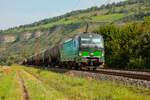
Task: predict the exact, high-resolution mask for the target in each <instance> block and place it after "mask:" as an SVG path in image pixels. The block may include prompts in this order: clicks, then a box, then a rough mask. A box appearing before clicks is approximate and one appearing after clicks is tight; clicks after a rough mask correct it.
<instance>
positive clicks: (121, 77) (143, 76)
mask: <svg viewBox="0 0 150 100" xmlns="http://www.w3.org/2000/svg"><path fill="white" fill-rule="evenodd" d="M49 70H50V71H54V72H59V73H64V74H67V75H71V76H77V77H87V78H93V79H96V80H108V81H116V82H121V83H123V84H130V85H134V86H138V87H144V88H148V89H150V73H149V72H145V71H144V72H139V71H138V72H136V71H124V70H114V69H113V70H112V69H98V70H96V71H87V70H82V71H81V70H80V71H79V70H69V69H61V68H50V69H49Z"/></svg>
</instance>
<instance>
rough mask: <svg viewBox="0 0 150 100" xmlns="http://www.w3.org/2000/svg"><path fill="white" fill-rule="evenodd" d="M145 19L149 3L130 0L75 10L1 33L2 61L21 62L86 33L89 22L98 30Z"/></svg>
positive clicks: (0, 50)
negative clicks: (36, 53) (107, 26)
mask: <svg viewBox="0 0 150 100" xmlns="http://www.w3.org/2000/svg"><path fill="white" fill-rule="evenodd" d="M145 16H150V2H149V0H132V1H130V0H129V1H125V2H120V3H117V4H109V5H103V6H101V7H99V8H98V7H92V8H89V9H86V10H78V11H73V12H70V13H67V14H65V15H62V16H58V17H54V18H50V19H44V20H41V21H39V22H35V23H32V24H29V25H21V26H19V27H14V28H10V29H8V30H4V31H0V61H1V64H4V63H7V64H8V63H12V62H18V61H21V60H22V59H24V58H26V57H28V56H30V55H33V54H34V53H35V52H40V51H42V50H44V49H46V48H48V47H51V46H53V45H54V44H57V43H59V42H61V41H64V40H65V39H68V38H70V37H73V36H74V35H76V34H79V33H81V32H83V31H84V30H85V25H86V23H89V24H90V27H89V31H94V30H95V29H96V28H97V27H99V26H103V25H104V24H110V23H114V24H116V25H122V24H124V23H128V22H131V21H143V18H144V17H145ZM36 37H39V39H38V40H37V39H36ZM37 44H38V49H37V46H36V45H37Z"/></svg>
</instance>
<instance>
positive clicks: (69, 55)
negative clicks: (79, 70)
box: [60, 39, 79, 61]
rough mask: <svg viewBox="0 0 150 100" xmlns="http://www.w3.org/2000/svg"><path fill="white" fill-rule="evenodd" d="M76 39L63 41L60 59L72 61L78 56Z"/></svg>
mask: <svg viewBox="0 0 150 100" xmlns="http://www.w3.org/2000/svg"><path fill="white" fill-rule="evenodd" d="M77 42H78V41H76V40H75V39H71V40H68V41H66V42H64V43H63V45H62V48H61V50H60V51H61V61H74V60H75V59H76V57H78V51H79V48H78V43H77Z"/></svg>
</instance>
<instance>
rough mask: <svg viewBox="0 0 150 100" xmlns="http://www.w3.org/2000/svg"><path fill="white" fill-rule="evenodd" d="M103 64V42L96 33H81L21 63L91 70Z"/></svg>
mask: <svg viewBox="0 0 150 100" xmlns="http://www.w3.org/2000/svg"><path fill="white" fill-rule="evenodd" d="M104 63H105V56H104V40H103V37H102V36H101V35H99V34H96V33H81V34H79V35H77V36H75V37H74V38H70V39H68V40H66V41H64V42H62V43H60V44H58V45H55V46H53V47H52V48H48V49H46V50H44V51H43V52H41V53H40V54H37V55H34V56H31V57H29V58H28V59H26V60H24V62H23V64H27V65H36V66H43V67H50V66H51V67H52V66H59V67H66V68H75V69H81V68H82V69H83V68H87V69H93V70H96V68H97V67H99V66H100V65H104Z"/></svg>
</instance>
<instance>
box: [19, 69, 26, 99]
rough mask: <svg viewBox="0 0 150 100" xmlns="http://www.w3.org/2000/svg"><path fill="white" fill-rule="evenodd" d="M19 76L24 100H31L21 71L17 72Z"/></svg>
mask: <svg viewBox="0 0 150 100" xmlns="http://www.w3.org/2000/svg"><path fill="white" fill-rule="evenodd" d="M17 75H18V81H19V84H20V87H21V89H22V92H23V100H29V93H28V90H27V88H26V86H25V83H24V80H23V78H22V76H21V74H20V72H19V71H17Z"/></svg>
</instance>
